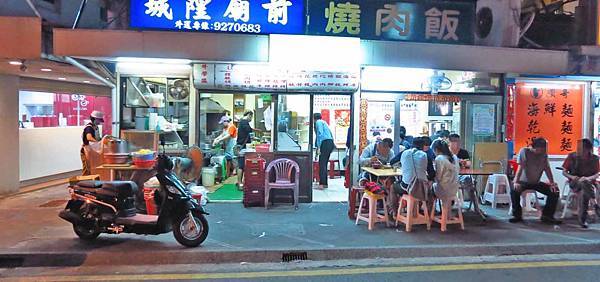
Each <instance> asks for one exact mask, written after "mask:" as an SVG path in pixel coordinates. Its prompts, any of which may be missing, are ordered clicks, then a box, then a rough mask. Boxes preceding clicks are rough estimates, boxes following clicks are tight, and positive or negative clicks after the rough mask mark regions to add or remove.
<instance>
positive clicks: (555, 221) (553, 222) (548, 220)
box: [540, 216, 562, 225]
mask: <svg viewBox="0 0 600 282" xmlns="http://www.w3.org/2000/svg"><path fill="white" fill-rule="evenodd" d="M540 220H541V221H542V222H543V223H546V224H551V225H559V224H561V223H562V221H561V220H558V219H555V218H553V217H549V216H542V218H540Z"/></svg>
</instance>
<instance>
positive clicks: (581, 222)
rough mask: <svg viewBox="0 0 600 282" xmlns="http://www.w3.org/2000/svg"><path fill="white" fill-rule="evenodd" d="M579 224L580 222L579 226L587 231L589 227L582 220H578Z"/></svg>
mask: <svg viewBox="0 0 600 282" xmlns="http://www.w3.org/2000/svg"><path fill="white" fill-rule="evenodd" d="M577 222H579V226H581V228H584V229H587V228H588V225H587V223H586V222H585V221H581V220H579V219H578V220H577Z"/></svg>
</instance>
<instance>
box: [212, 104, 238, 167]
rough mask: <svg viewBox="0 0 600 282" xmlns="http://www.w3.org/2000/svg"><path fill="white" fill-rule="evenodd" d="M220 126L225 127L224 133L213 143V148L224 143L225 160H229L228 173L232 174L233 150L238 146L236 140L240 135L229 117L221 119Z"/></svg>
mask: <svg viewBox="0 0 600 282" xmlns="http://www.w3.org/2000/svg"><path fill="white" fill-rule="evenodd" d="M219 124H222V125H223V133H221V135H219V137H217V138H216V139H215V141H213V147H215V146H217V145H219V144H220V143H222V144H223V145H225V159H226V160H227V173H231V171H232V161H233V158H234V153H233V148H234V147H235V144H236V139H237V135H238V130H237V127H235V125H234V124H233V122H232V121H231V118H230V117H228V116H226V115H225V116H223V117H221V120H220V121H219Z"/></svg>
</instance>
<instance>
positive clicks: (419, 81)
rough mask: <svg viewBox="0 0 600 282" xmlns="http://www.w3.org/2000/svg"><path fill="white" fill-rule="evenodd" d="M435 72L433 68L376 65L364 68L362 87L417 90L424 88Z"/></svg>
mask: <svg viewBox="0 0 600 282" xmlns="http://www.w3.org/2000/svg"><path fill="white" fill-rule="evenodd" d="M433 74H434V71H433V70H432V69H420V68H399V67H375V66H372V67H371V66H367V67H364V68H363V71H362V79H361V81H362V82H361V88H362V89H365V90H377V91H415V90H420V89H422V86H423V84H424V83H426V82H428V81H429V80H430V78H431V76H432V75H433Z"/></svg>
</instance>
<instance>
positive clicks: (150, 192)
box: [144, 187, 158, 215]
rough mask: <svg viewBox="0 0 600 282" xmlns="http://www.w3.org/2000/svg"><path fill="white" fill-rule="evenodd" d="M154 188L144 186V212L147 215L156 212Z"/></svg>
mask: <svg viewBox="0 0 600 282" xmlns="http://www.w3.org/2000/svg"><path fill="white" fill-rule="evenodd" d="M155 190H156V188H153V187H144V201H145V202H146V213H147V214H149V215H156V214H158V209H157V208H156V203H155V202H154V191H155Z"/></svg>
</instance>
